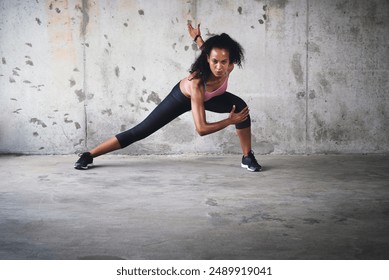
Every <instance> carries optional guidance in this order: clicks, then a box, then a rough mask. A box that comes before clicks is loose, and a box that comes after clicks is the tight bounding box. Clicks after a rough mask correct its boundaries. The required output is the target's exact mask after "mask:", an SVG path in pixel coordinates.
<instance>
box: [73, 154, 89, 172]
mask: <svg viewBox="0 0 389 280" xmlns="http://www.w3.org/2000/svg"><path fill="white" fill-rule="evenodd" d="M92 165H93V157H92V156H91V154H90V153H89V152H87V153H83V154H80V158H79V159H78V160H77V162H76V163H75V164H74V168H75V169H79V170H85V169H88V167H89V166H92Z"/></svg>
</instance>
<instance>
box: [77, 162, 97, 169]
mask: <svg viewBox="0 0 389 280" xmlns="http://www.w3.org/2000/svg"><path fill="white" fill-rule="evenodd" d="M92 166H93V163H89V164H88V165H87V166H85V167H82V166H81V168H76V166H74V169H77V170H87V169H88V168H89V167H92Z"/></svg>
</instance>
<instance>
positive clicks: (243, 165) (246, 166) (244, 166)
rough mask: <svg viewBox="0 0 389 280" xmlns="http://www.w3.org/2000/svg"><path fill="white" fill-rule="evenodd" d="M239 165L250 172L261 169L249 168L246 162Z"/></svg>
mask: <svg viewBox="0 0 389 280" xmlns="http://www.w3.org/2000/svg"><path fill="white" fill-rule="evenodd" d="M240 166H242V167H243V168H246V169H247V170H248V171H250V172H258V171H261V169H259V170H256V169H254V170H253V169H250V168H249V166H248V165H246V164H243V163H241V164H240Z"/></svg>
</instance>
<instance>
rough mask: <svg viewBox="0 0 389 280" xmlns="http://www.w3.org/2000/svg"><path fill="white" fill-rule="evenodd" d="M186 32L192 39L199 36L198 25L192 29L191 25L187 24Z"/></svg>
mask: <svg viewBox="0 0 389 280" xmlns="http://www.w3.org/2000/svg"><path fill="white" fill-rule="evenodd" d="M188 32H189V35H190V37H192V39H194V38H196V36H201V31H200V23H199V24H198V25H197V28H194V27H193V26H192V23H190V22H188Z"/></svg>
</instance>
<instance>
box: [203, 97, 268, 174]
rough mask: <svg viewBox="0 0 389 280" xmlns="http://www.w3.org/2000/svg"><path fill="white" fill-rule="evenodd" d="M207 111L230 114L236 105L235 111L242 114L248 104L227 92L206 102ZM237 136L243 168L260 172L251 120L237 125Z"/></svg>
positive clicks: (248, 119)
mask: <svg viewBox="0 0 389 280" xmlns="http://www.w3.org/2000/svg"><path fill="white" fill-rule="evenodd" d="M204 105H205V109H206V110H209V111H212V112H216V113H229V112H231V110H232V106H233V105H235V111H236V112H240V111H241V110H243V109H244V108H245V107H246V106H247V104H246V102H244V101H243V99H241V98H240V97H238V96H236V95H233V94H232V93H229V92H226V93H224V94H222V95H220V96H217V97H214V98H212V99H211V100H209V101H207V102H205V104H204ZM235 127H236V134H237V135H238V137H239V141H240V145H241V148H242V152H243V157H242V162H241V166H242V167H243V168H246V169H247V170H249V171H260V170H261V169H262V167H261V165H259V164H258V162H257V160H256V159H255V157H254V153H253V151H252V150H251V119H250V115H249V116H248V118H247V119H246V120H245V121H243V122H241V123H238V124H236V125H235Z"/></svg>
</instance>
